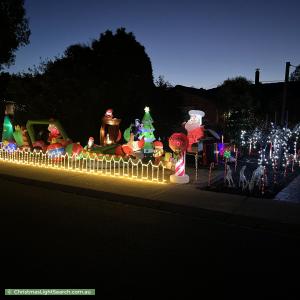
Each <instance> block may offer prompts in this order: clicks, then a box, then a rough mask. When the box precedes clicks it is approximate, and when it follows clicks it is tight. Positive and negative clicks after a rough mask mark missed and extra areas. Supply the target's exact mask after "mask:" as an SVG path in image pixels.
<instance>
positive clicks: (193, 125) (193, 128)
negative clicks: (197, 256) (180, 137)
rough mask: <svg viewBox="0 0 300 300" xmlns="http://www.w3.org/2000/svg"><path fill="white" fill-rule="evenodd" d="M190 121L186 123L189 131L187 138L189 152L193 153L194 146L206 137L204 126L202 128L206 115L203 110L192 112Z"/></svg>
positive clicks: (190, 112)
mask: <svg viewBox="0 0 300 300" xmlns="http://www.w3.org/2000/svg"><path fill="white" fill-rule="evenodd" d="M189 115H190V119H189V120H188V121H187V122H186V123H185V125H184V127H185V129H186V130H187V132H188V134H187V138H188V140H189V145H188V148H187V150H188V151H192V144H194V143H197V142H198V141H199V140H200V139H202V138H203V137H204V126H202V118H203V117H204V116H205V113H204V112H203V111H201V110H190V111H189Z"/></svg>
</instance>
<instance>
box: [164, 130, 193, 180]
mask: <svg viewBox="0 0 300 300" xmlns="http://www.w3.org/2000/svg"><path fill="white" fill-rule="evenodd" d="M188 144H189V141H188V138H187V136H186V135H185V134H183V133H173V134H172V135H171V137H170V138H169V147H170V148H171V149H172V150H173V151H174V153H175V154H176V156H177V162H176V164H175V174H172V175H171V176H170V181H171V182H173V183H180V184H183V183H188V182H189V176H188V175H187V174H185V154H186V149H187V147H188Z"/></svg>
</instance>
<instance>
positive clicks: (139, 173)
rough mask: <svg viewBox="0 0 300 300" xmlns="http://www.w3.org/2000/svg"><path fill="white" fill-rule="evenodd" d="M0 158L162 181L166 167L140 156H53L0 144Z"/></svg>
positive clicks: (15, 161)
mask: <svg viewBox="0 0 300 300" xmlns="http://www.w3.org/2000/svg"><path fill="white" fill-rule="evenodd" d="M0 160H3V161H7V162H11V163H17V164H22V165H30V166H35V167H41V168H53V169H63V170H68V171H74V172H81V173H93V174H96V175H104V176H113V177H122V178H128V179H132V180H140V181H148V182H149V181H150V182H155V183H165V182H166V179H165V175H166V174H165V171H166V167H165V166H164V165H163V164H162V162H160V163H159V164H158V165H155V164H153V163H152V161H149V162H148V163H143V162H142V161H141V160H140V159H138V160H134V159H132V158H129V159H126V158H123V157H115V156H109V155H103V156H101V157H99V156H96V157H90V156H88V157H83V158H82V157H81V158H79V157H77V156H73V157H71V156H69V155H68V154H64V155H59V156H58V157H55V158H53V157H52V156H51V155H49V154H48V153H43V152H42V151H35V150H34V151H28V150H19V149H17V150H15V151H12V150H6V149H3V148H0Z"/></svg>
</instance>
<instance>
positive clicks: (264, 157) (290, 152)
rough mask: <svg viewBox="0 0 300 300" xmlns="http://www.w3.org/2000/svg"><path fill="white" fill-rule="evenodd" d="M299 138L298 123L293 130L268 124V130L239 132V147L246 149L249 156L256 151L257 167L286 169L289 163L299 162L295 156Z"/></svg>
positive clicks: (257, 129) (256, 129)
mask: <svg viewBox="0 0 300 300" xmlns="http://www.w3.org/2000/svg"><path fill="white" fill-rule="evenodd" d="M299 137H300V123H299V124H297V125H296V126H295V127H294V129H293V130H291V129H290V128H288V127H286V126H284V127H281V126H278V125H275V124H274V123H270V126H269V128H267V129H266V128H259V127H256V128H255V129H254V130H253V131H250V132H246V131H245V130H242V131H241V135H240V139H241V145H242V146H244V147H248V151H249V154H251V152H252V150H253V149H259V150H258V154H259V157H258V160H257V163H258V165H259V166H261V165H263V166H267V165H271V166H272V168H273V169H280V168H284V169H286V168H287V166H288V165H289V164H291V163H293V164H294V163H296V162H299V164H300V161H299V155H298V154H297V150H298V146H299Z"/></svg>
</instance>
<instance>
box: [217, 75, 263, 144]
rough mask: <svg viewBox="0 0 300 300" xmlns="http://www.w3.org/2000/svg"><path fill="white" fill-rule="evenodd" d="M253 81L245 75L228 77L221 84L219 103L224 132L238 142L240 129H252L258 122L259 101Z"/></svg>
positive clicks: (218, 96)
mask: <svg viewBox="0 0 300 300" xmlns="http://www.w3.org/2000/svg"><path fill="white" fill-rule="evenodd" d="M252 86H253V85H252V83H251V81H249V80H247V79H246V78H244V77H241V76H239V77H235V78H232V79H227V80H225V81H224V82H223V84H222V85H221V86H219V90H218V95H217V102H218V103H217V104H218V108H219V110H220V111H219V115H221V116H222V118H221V121H223V122H222V124H223V126H222V127H223V132H226V134H227V135H228V136H227V138H229V139H233V140H235V141H236V142H237V141H238V139H239V135H240V129H250V128H252V127H253V126H255V124H256V114H257V111H258V110H259V107H260V106H259V102H258V101H256V99H255V97H254V95H253V89H252Z"/></svg>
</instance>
